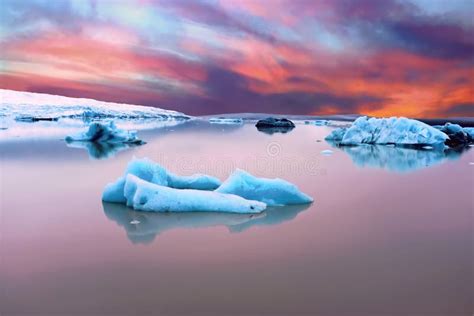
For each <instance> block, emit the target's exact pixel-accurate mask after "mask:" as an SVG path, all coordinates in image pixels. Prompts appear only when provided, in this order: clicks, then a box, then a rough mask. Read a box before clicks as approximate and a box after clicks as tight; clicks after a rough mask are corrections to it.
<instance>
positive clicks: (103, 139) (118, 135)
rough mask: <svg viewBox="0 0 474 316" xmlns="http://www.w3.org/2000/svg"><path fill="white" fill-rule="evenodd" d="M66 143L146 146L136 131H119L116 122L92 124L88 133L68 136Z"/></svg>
mask: <svg viewBox="0 0 474 316" xmlns="http://www.w3.org/2000/svg"><path fill="white" fill-rule="evenodd" d="M66 141H67V142H75V141H80V142H84V141H88V142H97V143H128V144H144V142H143V141H142V140H140V139H138V138H137V132H136V131H126V130H123V129H119V128H117V127H116V126H115V124H114V122H108V123H98V122H96V123H91V124H90V125H89V128H88V130H87V131H85V132H81V133H78V134H76V135H72V136H67V137H66Z"/></svg>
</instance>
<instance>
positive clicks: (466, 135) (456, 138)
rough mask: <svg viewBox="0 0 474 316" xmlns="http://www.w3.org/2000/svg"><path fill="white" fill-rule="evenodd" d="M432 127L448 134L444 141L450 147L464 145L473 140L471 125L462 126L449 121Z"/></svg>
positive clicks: (473, 129)
mask: <svg viewBox="0 0 474 316" xmlns="http://www.w3.org/2000/svg"><path fill="white" fill-rule="evenodd" d="M433 127H434V128H436V129H439V130H440V131H441V132H443V133H445V134H446V135H448V137H449V139H448V140H447V141H446V145H448V146H450V147H456V146H466V145H469V144H471V143H473V142H474V135H473V131H474V128H472V127H471V128H469V127H466V128H462V127H461V125H458V124H452V123H449V122H448V123H446V124H444V125H436V126H433Z"/></svg>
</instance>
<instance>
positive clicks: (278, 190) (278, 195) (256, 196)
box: [216, 169, 313, 206]
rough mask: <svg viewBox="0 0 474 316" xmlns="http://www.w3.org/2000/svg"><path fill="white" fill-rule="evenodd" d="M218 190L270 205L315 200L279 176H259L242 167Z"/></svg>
mask: <svg viewBox="0 0 474 316" xmlns="http://www.w3.org/2000/svg"><path fill="white" fill-rule="evenodd" d="M216 192H220V193H226V194H235V195H238V196H241V197H243V198H245V199H249V200H256V201H261V202H264V203H266V204H267V205H269V206H275V205H289V204H306V203H311V202H313V199H312V198H311V197H310V196H308V195H306V194H304V193H303V192H301V191H300V190H299V189H298V187H297V186H296V185H294V184H292V183H290V182H287V181H285V180H282V179H278V178H277V179H266V178H257V177H255V176H253V175H251V174H250V173H248V172H245V171H243V170H240V169H237V170H236V171H234V173H233V174H232V175H230V177H229V178H228V179H227V180H226V181H225V182H224V183H222V185H221V186H220V187H219V188H217V190H216Z"/></svg>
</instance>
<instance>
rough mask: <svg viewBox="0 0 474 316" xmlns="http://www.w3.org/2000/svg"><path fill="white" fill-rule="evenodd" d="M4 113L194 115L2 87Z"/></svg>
mask: <svg viewBox="0 0 474 316" xmlns="http://www.w3.org/2000/svg"><path fill="white" fill-rule="evenodd" d="M0 113H2V114H3V116H5V117H10V118H11V117H13V118H17V119H18V120H21V121H31V122H34V121H35V120H50V121H52V120H58V119H61V118H75V119H83V120H91V119H106V118H109V119H112V118H115V119H147V118H153V119H162V120H187V119H189V118H190V116H188V115H185V114H183V113H180V112H176V111H171V110H163V109H160V108H157V107H150V106H143V105H135V104H125V103H115V102H105V101H98V100H94V99H85V98H70V97H64V96H59V95H51V94H44V93H33V92H23V91H13V90H5V89H0Z"/></svg>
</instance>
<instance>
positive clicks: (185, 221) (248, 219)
mask: <svg viewBox="0 0 474 316" xmlns="http://www.w3.org/2000/svg"><path fill="white" fill-rule="evenodd" d="M102 205H103V208H104V213H105V215H106V216H107V218H108V219H110V220H112V221H114V222H116V223H117V224H118V225H119V226H121V227H123V228H124V229H125V231H126V233H127V237H128V239H129V240H130V241H131V242H132V243H134V244H148V243H151V242H153V240H155V238H156V236H157V235H159V234H161V233H163V232H165V231H167V230H172V229H176V228H204V227H213V226H227V227H228V229H229V231H230V232H235V233H238V232H243V231H245V230H247V229H249V228H250V227H252V226H257V225H277V224H280V223H283V222H286V221H290V220H292V219H293V218H295V217H296V216H297V215H298V213H300V212H302V211H304V210H306V209H307V208H308V207H309V206H310V205H311V204H305V205H291V206H284V207H271V208H268V209H267V210H266V211H265V212H263V213H261V214H232V213H215V212H189V213H152V212H138V211H134V210H132V209H130V208H128V207H126V206H124V205H122V204H116V203H102Z"/></svg>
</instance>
